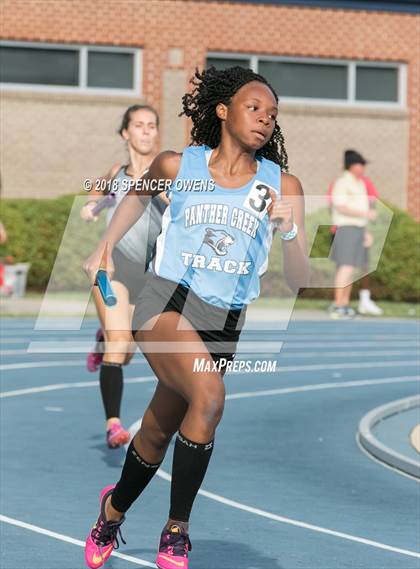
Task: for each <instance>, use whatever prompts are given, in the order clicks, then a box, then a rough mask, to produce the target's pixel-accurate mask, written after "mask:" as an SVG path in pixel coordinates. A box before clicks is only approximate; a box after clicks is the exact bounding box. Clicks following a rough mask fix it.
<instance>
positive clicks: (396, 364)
mask: <svg viewBox="0 0 420 569" xmlns="http://www.w3.org/2000/svg"><path fill="white" fill-rule="evenodd" d="M419 365H420V361H418V360H408V361H398V362H386V361H380V362H355V363H351V364H347V363H343V362H341V363H335V364H314V365H303V366H281V367H277V369H276V372H279V373H286V372H289V371H317V370H320V371H322V370H325V369H336V368H338V369H362V368H364V369H366V368H377V367H378V368H379V367H386V368H388V367H409V366H410V367H411V366H415V367H418V366H419ZM243 373H244V372H238V375H243Z"/></svg>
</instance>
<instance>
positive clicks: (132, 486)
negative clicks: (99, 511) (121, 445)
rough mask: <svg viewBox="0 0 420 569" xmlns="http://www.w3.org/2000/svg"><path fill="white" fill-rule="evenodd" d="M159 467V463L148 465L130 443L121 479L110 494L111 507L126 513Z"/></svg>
mask: <svg viewBox="0 0 420 569" xmlns="http://www.w3.org/2000/svg"><path fill="white" fill-rule="evenodd" d="M160 465H161V463H159V464H150V463H149V462H146V461H145V460H143V459H142V457H141V456H140V455H139V453H138V452H137V451H136V449H135V447H134V443H133V441H131V443H130V446H129V447H128V451H127V456H126V457H125V463H124V467H123V470H122V473H121V478H120V480H119V482H118V484H117V485H116V486H115V488H114V491H113V492H112V496H111V505H112V507H113V508H115V509H116V510H117V511H118V512H126V511H127V510H128V508H129V507H130V506H131V504H133V502H135V501H136V500H137V498H138V497H139V496H140V494H141V493H142V492H143V490H144V489H145V488H146V486H147V485H148V484H149V482H150V481H151V479H152V478H153V476H154V475H155V474H156V472H157V471H158V468H159V466H160Z"/></svg>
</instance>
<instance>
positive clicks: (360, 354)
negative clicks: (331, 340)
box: [0, 344, 420, 362]
mask: <svg viewBox="0 0 420 569" xmlns="http://www.w3.org/2000/svg"><path fill="white" fill-rule="evenodd" d="M419 350H420V348H417V349H416V350H409V349H408V350H387V349H386V348H385V349H383V350H376V351H358V352H346V351H344V352H323V351H317V352H293V353H287V352H288V349H287V344H285V345H283V350H282V352H281V356H280V357H281V358H347V357H348V358H356V357H357V358H358V357H376V356H382V357H385V356H386V357H395V356H417V355H418V354H419ZM33 353H34V352H33V351H31V352H30V351H29V350H0V356H19V355H22V356H23V355H28V354H31V355H32V354H33ZM42 353H43V352H42ZM141 361H142V362H145V361H146V360H145V359H142V360H141Z"/></svg>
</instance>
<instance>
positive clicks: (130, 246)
mask: <svg viewBox="0 0 420 569" xmlns="http://www.w3.org/2000/svg"><path fill="white" fill-rule="evenodd" d="M114 180H117V181H118V186H117V188H116V189H115V205H114V206H113V207H111V208H109V209H108V210H107V214H106V221H107V225H109V223H110V222H111V219H112V217H113V215H114V213H115V211H116V209H117V207H118V205H119V204H120V202H121V200H122V199H123V198H124V197H125V196H126V195H127V192H128V190H129V189H130V182H132V177H131V176H129V175H128V174H127V173H126V171H125V168H124V167H123V168H120V170H119V171H118V172H117V174H116V175H115V177H114ZM113 188H114V186H113ZM130 199H137V198H136V197H130ZM165 209H166V204H165V202H164V201H163V200H162V199H160V198H156V199H154V200H152V199H151V200H150V202H149V204H148V205H147V207H146V209H145V211H144V213H143V214H142V216H141V218H140V219H139V220H138V221H137V223H135V224H134V225H133V227H131V228H130V229H129V230H128V231H127V233H126V234H125V235H123V237H122V238H121V239H120V241H118V243H117V244H116V247H117V248H118V249H119V250H120V251H121V253H123V254H124V255H125V256H126V257H127V258H128V259H130V261H133V262H134V263H139V264H140V265H142V266H143V267H144V268H145V269H146V266H147V263H148V262H149V260H150V257H151V256H152V253H153V249H154V246H155V242H156V238H157V236H158V235H159V233H160V230H161V227H162V215H163V212H164V211H165Z"/></svg>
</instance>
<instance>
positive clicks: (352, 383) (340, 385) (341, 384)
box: [226, 375, 420, 400]
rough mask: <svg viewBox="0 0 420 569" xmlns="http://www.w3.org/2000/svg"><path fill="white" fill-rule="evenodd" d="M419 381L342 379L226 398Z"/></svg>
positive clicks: (405, 378)
mask: <svg viewBox="0 0 420 569" xmlns="http://www.w3.org/2000/svg"><path fill="white" fill-rule="evenodd" d="M418 381H420V375H408V376H402V377H386V378H381V379H361V380H357V381H342V382H335V383H318V384H315V385H301V386H299V387H283V388H279V389H264V390H262V391H243V392H240V393H231V394H228V395H226V399H227V400H228V399H229V400H233V399H247V398H249V397H266V396H268V395H286V394H287V393H301V392H305V391H321V390H323V389H346V388H349V387H368V386H369V385H386V384H390V383H411V382H413V383H414V382H418Z"/></svg>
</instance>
